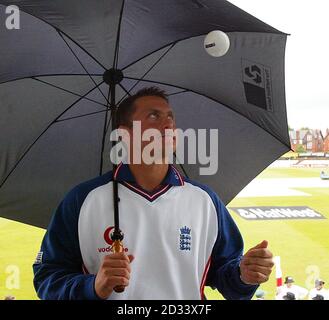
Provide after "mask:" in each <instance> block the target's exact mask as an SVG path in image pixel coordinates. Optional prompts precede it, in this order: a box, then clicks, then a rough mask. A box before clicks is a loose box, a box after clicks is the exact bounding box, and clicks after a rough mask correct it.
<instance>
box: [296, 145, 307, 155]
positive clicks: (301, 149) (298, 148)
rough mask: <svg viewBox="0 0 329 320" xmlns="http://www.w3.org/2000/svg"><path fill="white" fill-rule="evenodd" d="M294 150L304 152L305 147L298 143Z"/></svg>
mask: <svg viewBox="0 0 329 320" xmlns="http://www.w3.org/2000/svg"><path fill="white" fill-rule="evenodd" d="M295 152H298V153H303V152H305V148H304V147H303V146H302V145H301V144H299V145H297V146H296V151H295Z"/></svg>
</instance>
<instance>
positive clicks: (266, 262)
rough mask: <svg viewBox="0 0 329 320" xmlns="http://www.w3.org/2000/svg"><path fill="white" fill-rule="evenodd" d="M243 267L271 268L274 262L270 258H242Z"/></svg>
mask: <svg viewBox="0 0 329 320" xmlns="http://www.w3.org/2000/svg"><path fill="white" fill-rule="evenodd" d="M241 263H243V264H244V265H258V266H262V267H270V268H273V266H274V262H273V259H271V258H266V259H264V258H257V257H246V256H244V258H243V260H242V262H241Z"/></svg>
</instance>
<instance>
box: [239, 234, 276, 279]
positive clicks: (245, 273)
mask: <svg viewBox="0 0 329 320" xmlns="http://www.w3.org/2000/svg"><path fill="white" fill-rule="evenodd" d="M267 246H268V242H267V241H266V240H264V241H262V242H261V243H259V244H258V245H257V246H256V247H253V248H251V249H250V250H249V251H248V252H247V253H246V254H245V255H244V256H243V258H242V260H241V264H240V272H241V280H242V281H243V282H244V283H246V284H260V283H263V282H266V281H267V280H268V278H269V276H270V274H271V272H272V268H273V266H274V262H273V254H272V252H271V251H270V250H269V249H267Z"/></svg>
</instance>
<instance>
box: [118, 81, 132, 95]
mask: <svg viewBox="0 0 329 320" xmlns="http://www.w3.org/2000/svg"><path fill="white" fill-rule="evenodd" d="M119 86H120V87H121V88H122V90H123V91H124V92H125V93H126V96H127V95H128V96H131V94H130V92H129V91H128V90H127V89H126V88H125V87H124V86H123V85H122V84H121V83H119Z"/></svg>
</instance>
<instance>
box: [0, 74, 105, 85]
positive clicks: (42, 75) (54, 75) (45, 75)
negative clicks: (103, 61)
mask: <svg viewBox="0 0 329 320" xmlns="http://www.w3.org/2000/svg"><path fill="white" fill-rule="evenodd" d="M90 75H91V76H98V77H101V76H102V75H101V74H96V73H91V74H90ZM64 76H84V77H89V75H88V74H85V73H84V74H81V73H53V74H51V73H50V74H37V75H34V76H26V77H21V78H16V79H11V80H7V81H3V82H0V85H1V84H5V83H9V82H13V81H19V80H25V79H32V78H34V77H37V78H42V77H64Z"/></svg>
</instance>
